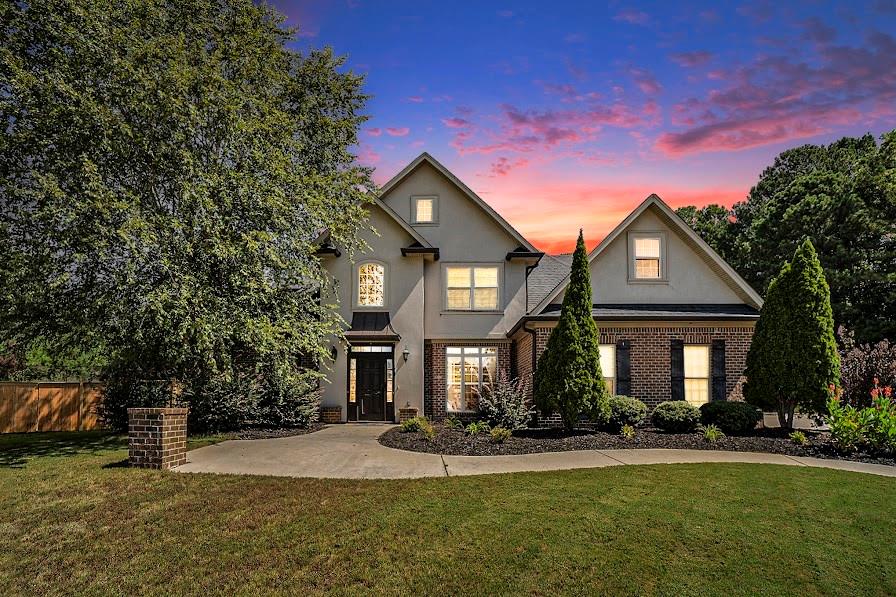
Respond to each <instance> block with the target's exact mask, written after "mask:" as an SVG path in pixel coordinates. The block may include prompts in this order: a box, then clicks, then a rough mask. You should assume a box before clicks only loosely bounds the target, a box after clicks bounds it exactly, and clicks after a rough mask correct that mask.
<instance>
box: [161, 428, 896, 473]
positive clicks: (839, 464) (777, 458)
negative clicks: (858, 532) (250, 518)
mask: <svg viewBox="0 0 896 597" xmlns="http://www.w3.org/2000/svg"><path fill="white" fill-rule="evenodd" d="M390 427H392V425H389V424H377V423H353V424H346V425H331V426H329V427H325V428H324V429H322V430H320V431H317V432H315V433H309V434H307V435H297V436H294V437H282V438H277V439H257V440H231V441H226V442H222V443H220V444H215V445H212V446H207V447H205V448H199V449H198V450H192V451H190V452H187V464H185V465H183V466H179V467H177V468H176V469H174V470H175V471H178V472H186V473H229V474H246V475H275V476H286V477H317V478H335V479H407V478H419V477H446V476H452V477H453V476H461V475H482V474H490V473H514V472H523V471H551V470H568V469H577V468H597V467H604V466H620V465H629V464H678V463H697V462H748V463H765V464H784V465H789V466H819V467H825V468H835V469H840V470H848V471H856V472H863V473H872V474H877V475H885V476H889V477H896V467H894V466H886V465H881V464H864V463H860V462H848V461H843V460H822V459H818V458H802V457H796V456H784V455H782V454H762V453H757V452H726V451H721V450H659V449H651V450H580V451H570V452H547V453H543V454H522V455H514V456H440V455H439V454H424V453H421V452H408V451H406V450H396V449H393V448H387V447H385V446H383V445H381V444H380V443H379V442H378V441H377V440H376V438H377V437H379V436H380V434H382V433H385V432H386V431H387V430H388V429H389V428H390Z"/></svg>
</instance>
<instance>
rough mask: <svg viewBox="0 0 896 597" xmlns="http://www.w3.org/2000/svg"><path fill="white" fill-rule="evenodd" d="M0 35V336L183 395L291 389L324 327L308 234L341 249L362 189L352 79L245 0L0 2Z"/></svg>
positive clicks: (361, 99)
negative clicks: (97, 353)
mask: <svg viewBox="0 0 896 597" xmlns="http://www.w3.org/2000/svg"><path fill="white" fill-rule="evenodd" d="M0 23H2V25H0V38H2V41H0V119H2V121H3V123H4V129H3V132H2V134H0V214H2V215H0V230H2V232H3V234H0V238H2V240H0V263H2V265H0V274H2V279H0V293H2V303H3V307H2V311H0V334H2V336H3V338H2V339H3V340H6V341H9V342H18V343H28V342H30V341H31V340H33V339H35V338H39V337H42V338H45V339H46V340H47V342H50V343H51V344H54V345H56V344H58V343H66V344H68V345H71V346H75V347H77V348H79V349H80V350H81V351H83V352H90V350H91V349H92V348H93V347H94V346H95V345H96V340H95V339H97V338H99V339H101V340H102V344H103V346H104V350H105V351H106V353H107V354H106V355H105V356H106V358H107V359H108V366H107V368H106V369H105V371H104V375H105V376H106V377H107V378H108V379H110V380H111V381H113V382H115V383H114V384H113V385H118V386H121V385H122V384H124V385H125V386H127V385H128V383H131V382H133V383H131V386H133V384H134V383H136V382H137V381H139V380H176V381H177V383H178V384H180V385H182V386H184V387H185V391H184V393H183V395H184V396H192V397H197V398H196V399H197V400H198V399H199V398H198V397H201V396H204V395H211V394H213V393H219V392H220V391H221V390H220V388H222V387H226V386H227V385H228V384H230V385H232V386H240V385H243V384H245V383H249V382H248V381H247V380H251V382H252V383H253V384H256V385H257V386H259V387H260V390H259V393H260V395H265V396H271V395H275V396H277V395H282V393H283V392H284V388H286V389H287V390H288V391H289V392H290V394H291V395H292V396H293V397H295V396H297V395H298V394H302V393H305V392H307V390H308V389H309V388H311V387H312V386H313V385H314V384H315V383H316V381H315V379H313V377H314V375H315V374H313V373H312V372H310V371H306V370H304V369H302V368H300V367H299V366H298V362H299V357H300V355H304V356H305V358H306V359H313V358H317V359H323V358H326V357H327V354H326V352H325V344H324V342H323V341H322V339H323V338H325V337H326V336H327V335H328V334H329V333H331V332H333V331H334V330H336V329H337V325H338V321H337V317H338V316H337V315H336V314H335V311H334V310H333V309H331V308H328V306H327V305H320V304H319V301H318V300H317V299H316V296H317V293H318V289H319V288H320V287H321V286H322V285H323V284H326V283H327V280H326V277H325V275H324V272H323V271H322V268H321V265H320V262H319V259H318V258H317V257H316V256H315V250H316V239H317V238H318V237H319V235H320V233H321V231H323V230H327V231H329V233H330V235H331V238H332V239H333V241H334V242H336V243H338V244H340V245H341V246H343V247H345V249H346V250H347V251H349V252H350V251H352V250H353V249H354V248H355V247H356V246H357V242H358V241H357V240H356V238H357V235H356V231H357V230H358V228H359V226H361V225H362V222H363V218H364V209H363V204H364V202H365V201H366V200H367V199H366V198H367V195H368V191H369V190H371V189H372V188H373V185H372V182H371V180H370V172H369V171H368V170H367V169H364V168H361V167H358V166H357V165H356V164H355V159H354V156H353V155H352V153H351V149H350V148H351V147H352V146H353V145H354V144H355V143H356V142H357V131H358V128H359V126H360V124H361V123H362V122H363V120H364V116H363V115H362V113H361V111H362V110H363V106H364V103H365V100H366V96H365V95H364V94H363V93H362V90H361V85H362V79H361V77H359V76H356V75H354V74H352V73H351V72H343V69H342V65H343V60H342V59H340V58H337V57H335V56H334V55H333V54H332V52H331V51H330V50H324V51H310V52H308V53H300V52H297V51H295V50H292V49H290V47H289V45H290V44H291V43H292V42H293V41H294V33H295V32H294V31H291V30H289V29H287V28H285V27H284V25H283V18H282V17H281V16H280V15H279V14H277V13H276V12H275V11H273V10H272V9H271V8H270V7H269V6H267V5H264V4H262V5H258V6H256V5H254V4H253V3H252V2H251V1H250V0H223V1H219V0H192V1H190V2H173V1H162V2H155V1H150V0H118V1H114V2H105V1H100V0H75V1H73V2H65V3H59V2H50V1H48V0H36V1H35V2H25V3H13V2H6V3H3V5H2V8H0ZM78 345H80V346H78ZM128 391H130V390H128ZM245 418H246V417H243V416H236V417H234V419H236V420H239V419H245Z"/></svg>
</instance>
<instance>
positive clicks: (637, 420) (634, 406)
mask: <svg viewBox="0 0 896 597" xmlns="http://www.w3.org/2000/svg"><path fill="white" fill-rule="evenodd" d="M646 418H647V405H646V404H644V403H643V402H641V401H640V400H638V399H637V398H630V397H628V396H613V397H612V398H610V420H609V422H608V423H607V425H608V427H610V428H611V429H613V430H615V431H618V430H619V429H622V428H623V427H624V426H626V425H631V426H632V427H637V426H638V425H640V424H641V423H643V422H644V419H646Z"/></svg>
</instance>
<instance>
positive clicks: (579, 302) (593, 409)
mask: <svg viewBox="0 0 896 597" xmlns="http://www.w3.org/2000/svg"><path fill="white" fill-rule="evenodd" d="M591 308H592V294H591V273H590V271H589V268H588V253H587V251H586V249H585V240H584V238H583V236H582V231H581V230H580V231H579V238H578V241H577V243H576V250H575V253H574V254H573V259H572V269H571V271H570V280H569V285H568V286H567V288H566V293H565V295H564V297H563V306H562V307H561V311H560V321H559V322H558V323H557V327H555V328H554V330H553V332H551V336H550V338H548V344H547V347H546V348H545V352H544V354H543V355H542V357H541V360H540V361H539V362H538V368H537V370H536V373H535V402H536V405H537V406H538V408H539V409H540V410H541V411H542V412H546V413H550V412H557V413H559V414H560V416H561V418H562V419H563V425H564V427H566V428H567V429H572V428H573V427H575V425H576V423H577V422H578V420H579V416H580V415H581V414H587V415H588V416H589V417H590V418H591V419H592V420H594V421H596V422H605V421H606V420H607V419H608V418H609V415H610V406H609V398H610V396H609V392H608V390H607V386H606V384H605V383H604V380H603V373H602V372H601V369H600V353H599V347H598V345H599V335H598V331H597V326H596V325H595V323H594V318H593V317H592V315H591Z"/></svg>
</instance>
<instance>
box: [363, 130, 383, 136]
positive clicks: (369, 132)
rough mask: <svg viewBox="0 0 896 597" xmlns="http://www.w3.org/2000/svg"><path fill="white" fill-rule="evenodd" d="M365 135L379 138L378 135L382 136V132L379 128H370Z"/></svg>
mask: <svg viewBox="0 0 896 597" xmlns="http://www.w3.org/2000/svg"><path fill="white" fill-rule="evenodd" d="M367 134H368V135H370V136H371V137H379V136H380V135H382V134H383V131H382V129H379V128H372V129H367Z"/></svg>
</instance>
